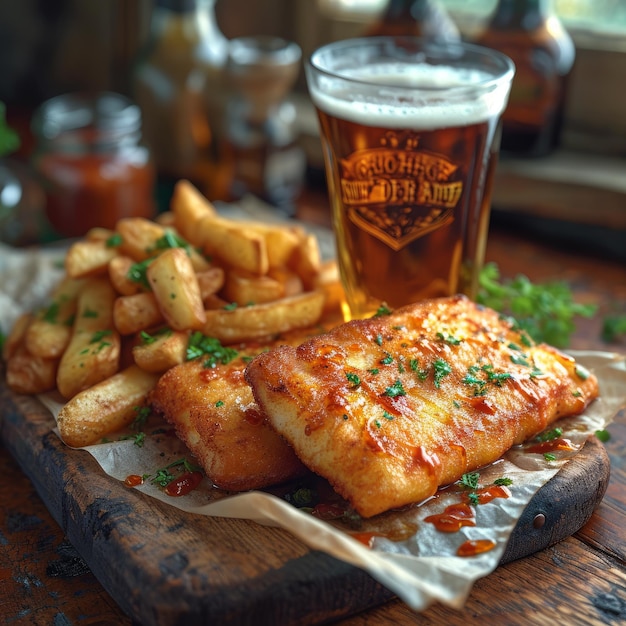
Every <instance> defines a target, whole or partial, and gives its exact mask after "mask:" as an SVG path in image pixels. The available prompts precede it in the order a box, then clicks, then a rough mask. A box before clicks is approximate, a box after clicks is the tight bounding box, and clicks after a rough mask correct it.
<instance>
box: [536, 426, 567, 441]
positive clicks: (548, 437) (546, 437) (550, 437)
mask: <svg viewBox="0 0 626 626" xmlns="http://www.w3.org/2000/svg"><path fill="white" fill-rule="evenodd" d="M562 435H563V429H562V428H558V427H557V428H553V429H552V430H547V431H546V432H545V433H541V434H539V435H537V439H538V440H539V441H554V440H555V439H558V438H559V437H561V436H562Z"/></svg>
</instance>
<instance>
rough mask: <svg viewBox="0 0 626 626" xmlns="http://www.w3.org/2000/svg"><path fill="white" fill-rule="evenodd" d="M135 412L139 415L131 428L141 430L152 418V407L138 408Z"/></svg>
mask: <svg viewBox="0 0 626 626" xmlns="http://www.w3.org/2000/svg"><path fill="white" fill-rule="evenodd" d="M133 411H135V412H136V413H137V417H135V419H134V420H133V421H132V423H131V425H130V426H131V428H132V429H133V430H141V429H142V428H143V427H144V426H145V425H146V422H147V420H148V418H149V417H150V413H151V411H150V407H149V406H136V407H133Z"/></svg>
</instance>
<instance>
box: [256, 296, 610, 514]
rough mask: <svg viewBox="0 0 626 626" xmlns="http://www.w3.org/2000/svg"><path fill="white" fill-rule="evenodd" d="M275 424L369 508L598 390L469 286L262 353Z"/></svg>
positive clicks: (313, 464)
mask: <svg viewBox="0 0 626 626" xmlns="http://www.w3.org/2000/svg"><path fill="white" fill-rule="evenodd" d="M245 376H246V379H247V380H248V382H249V383H250V385H251V386H252V389H253V392H254V397H255V399H256V401H257V403H258V404H259V406H260V407H261V409H262V411H263V412H264V413H265V414H266V415H267V417H268V419H269V421H270V422H271V424H272V425H273V426H274V428H275V429H276V431H277V432H279V433H280V434H282V435H283V436H284V437H285V438H286V439H287V441H289V442H290V443H291V445H292V446H293V448H294V450H295V451H296V453H297V454H298V456H299V457H300V459H302V461H303V462H304V463H305V464H306V465H307V466H308V467H309V468H310V469H311V470H313V471H314V472H316V473H318V474H320V475H321V476H323V477H325V478H326V479H327V480H328V481H329V482H330V483H331V484H332V486H333V487H334V489H335V491H337V492H338V493H339V494H340V495H341V496H343V497H344V498H345V499H346V500H348V501H349V502H350V503H351V504H352V506H353V507H354V509H355V510H356V511H357V512H358V513H359V514H360V515H362V516H364V517H370V516H372V515H376V514H378V513H381V512H383V511H386V510H388V509H392V508H397V507H401V506H404V505H407V504H410V503H413V502H419V501H421V500H423V499H424V498H427V497H429V496H431V495H433V494H434V493H435V491H436V490H437V488H438V487H440V486H442V485H446V484H449V483H452V482H454V481H456V480H458V479H459V478H461V476H462V475H463V474H464V473H466V472H470V471H472V470H475V469H477V468H479V467H481V466H483V465H486V464H489V463H491V462H493V461H495V460H497V459H498V458H499V457H500V456H501V455H502V454H503V453H504V452H506V451H507V450H508V449H509V448H511V446H513V445H515V444H520V443H522V442H523V441H525V440H526V439H528V438H529V437H531V436H533V435H535V434H537V433H539V432H541V431H542V430H543V429H545V428H546V427H547V426H548V425H549V424H550V423H552V422H554V421H555V420H557V419H558V418H560V417H564V416H567V415H573V414H577V413H580V412H582V411H583V410H584V408H585V407H586V406H587V405H588V404H589V402H590V401H591V400H592V399H593V398H595V397H596V396H597V395H598V383H597V379H596V378H595V376H593V374H591V373H590V372H587V371H585V370H584V369H583V368H582V367H580V366H579V365H577V363H576V362H575V361H574V359H573V358H571V357H570V356H567V355H565V354H563V353H561V352H559V351H558V350H556V349H555V348H552V347H550V346H547V345H545V344H533V343H532V342H531V341H530V339H529V338H528V336H527V335H525V334H524V333H523V332H520V331H519V330H518V329H516V326H515V324H514V323H513V322H512V321H510V320H509V321H507V320H505V319H503V318H502V317H501V316H500V315H499V314H498V313H496V312H495V311H493V310H491V309H487V308H485V307H481V306H479V305H476V304H474V303H473V302H471V301H470V300H469V299H467V298H465V297H463V296H454V297H451V298H441V299H434V300H430V301H425V302H422V303H419V304H415V305H411V306H407V307H404V308H401V309H398V310H396V311H395V312H393V313H392V314H390V315H385V316H380V317H374V318H371V319H366V320H355V321H352V322H348V323H346V324H342V325H341V326H338V327H337V328H335V329H334V330H332V331H330V332H328V333H327V334H325V335H322V336H320V337H316V338H313V339H310V340H308V341H306V342H304V343H303V344H302V345H300V346H299V347H297V348H293V347H279V348H276V349H275V350H272V351H270V352H268V353H265V354H262V355H260V356H258V357H256V358H255V359H254V360H253V361H252V362H251V363H250V364H249V365H248V367H247V369H246V372H245Z"/></svg>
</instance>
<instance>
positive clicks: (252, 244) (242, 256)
mask: <svg viewBox="0 0 626 626" xmlns="http://www.w3.org/2000/svg"><path fill="white" fill-rule="evenodd" d="M197 230H198V233H199V237H200V239H201V241H202V249H203V251H204V253H205V254H207V255H209V256H210V257H217V258H218V259H220V260H221V261H223V262H224V263H226V264H227V265H229V266H231V267H235V268H239V269H242V270H246V271H248V272H252V273H253V274H258V275H263V274H267V270H268V269H269V257H268V254H267V243H266V242H265V237H264V236H263V235H262V234H261V233H259V232H257V231H256V230H254V229H253V228H250V227H248V226H246V225H245V224H243V223H242V224H237V223H236V222H232V221H228V220H225V219H223V218H221V217H215V216H206V217H204V218H203V219H202V220H201V221H200V223H199V224H198V226H197Z"/></svg>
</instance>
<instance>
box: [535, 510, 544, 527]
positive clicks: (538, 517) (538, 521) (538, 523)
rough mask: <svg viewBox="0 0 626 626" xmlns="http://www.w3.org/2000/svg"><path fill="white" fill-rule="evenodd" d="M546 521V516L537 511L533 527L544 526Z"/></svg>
mask: <svg viewBox="0 0 626 626" xmlns="http://www.w3.org/2000/svg"><path fill="white" fill-rule="evenodd" d="M545 523H546V516H545V515H544V514H543V513H537V515H535V519H534V520H533V528H537V529H539V528H543V525H544V524H545Z"/></svg>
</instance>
